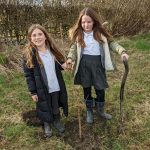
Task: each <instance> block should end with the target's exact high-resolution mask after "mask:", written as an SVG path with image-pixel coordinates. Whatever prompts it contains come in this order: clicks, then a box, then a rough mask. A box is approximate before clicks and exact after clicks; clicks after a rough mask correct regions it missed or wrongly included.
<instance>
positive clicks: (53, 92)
mask: <svg viewBox="0 0 150 150" xmlns="http://www.w3.org/2000/svg"><path fill="white" fill-rule="evenodd" d="M28 41H29V43H28V45H27V46H26V47H25V50H24V64H23V68H24V74H25V77H26V81H27V85H28V89H29V91H30V93H31V97H32V99H33V101H34V102H36V110H37V115H38V117H39V119H40V120H41V121H42V122H43V123H44V133H45V136H46V137H50V136H51V135H52V130H51V126H50V123H53V125H54V127H56V129H58V131H59V132H64V130H65V129H64V126H63V125H62V123H61V122H60V111H59V107H62V108H63V112H64V114H65V116H67V115H68V103H67V92H66V87H65V83H64V80H63V77H62V74H61V69H62V68H64V67H65V64H62V62H64V56H63V55H62V53H61V52H60V51H59V49H58V48H57V46H56V44H55V43H54V41H53V40H52V38H51V37H50V36H49V34H48V32H47V31H46V30H45V29H44V27H42V26H41V25H39V24H34V25H32V26H31V27H30V28H29V30H28ZM61 64H62V65H61Z"/></svg>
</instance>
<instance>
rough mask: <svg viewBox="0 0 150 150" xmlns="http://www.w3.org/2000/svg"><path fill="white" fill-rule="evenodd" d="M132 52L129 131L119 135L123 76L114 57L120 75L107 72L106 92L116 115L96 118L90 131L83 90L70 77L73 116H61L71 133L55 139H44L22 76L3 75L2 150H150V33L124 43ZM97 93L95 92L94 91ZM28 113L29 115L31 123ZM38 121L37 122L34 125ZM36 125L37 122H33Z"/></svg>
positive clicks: (67, 77)
mask: <svg viewBox="0 0 150 150" xmlns="http://www.w3.org/2000/svg"><path fill="white" fill-rule="evenodd" d="M119 42H120V43H121V44H122V45H123V46H124V47H126V48H127V49H128V53H129V55H130V59H129V67H130V72H129V75H128V79H127V82H126V86H125V98H124V115H125V117H124V132H123V133H121V134H119V133H118V128H119V126H120V123H119V117H120V116H119V88H120V82H121V78H122V75H123V72H124V68H123V64H122V62H121V61H120V57H119V56H115V60H116V63H117V67H118V70H117V71H116V72H115V73H108V74H107V75H108V81H109V85H110V88H109V89H107V90H106V111H107V112H109V113H111V114H112V115H113V119H112V120H111V121H105V120H102V119H101V118H99V117H98V116H97V115H96V112H95V110H94V117H95V118H94V119H95V120H94V121H95V122H94V124H93V126H88V125H87V124H86V121H85V117H86V111H85V106H84V103H83V101H82V89H81V88H80V87H79V86H74V85H73V81H72V77H71V74H70V73H67V72H65V73H64V74H63V75H64V79H65V82H66V86H67V91H68V96H69V117H68V118H64V116H63V117H62V121H63V123H64V124H65V126H66V132H65V133H64V134H59V133H58V132H57V131H56V130H55V129H53V137H52V138H51V139H44V138H43V136H42V133H43V130H42V128H41V126H40V123H39V122H38V121H37V120H36V118H35V115H34V114H33V113H32V112H34V110H35V104H34V102H33V101H32V100H31V97H30V96H29V93H28V90H27V86H26V82H25V79H24V76H23V74H22V73H19V72H17V71H14V72H13V73H12V74H10V75H7V76H6V75H5V74H3V73H2V72H1V73H0V127H1V128H0V149H2V150H4V149H8V150H20V149H23V150H29V149H33V150H34V149H35V150H47V149H52V150H64V149H65V150H72V149H81V150H84V149H85V150H91V149H100V150H110V149H111V150H143V149H145V150H149V149H150V101H149V97H150V94H149V85H150V80H149V79H150V61H149V58H150V46H149V45H150V44H149V42H150V34H145V35H138V36H134V37H129V38H121V39H120V40H119ZM93 93H94V92H93ZM79 104H80V110H81V124H82V140H80V139H79V135H78V119H77V109H78V107H79ZM23 114H28V117H27V118H24V117H23ZM34 119H35V120H34ZM34 121H37V122H34Z"/></svg>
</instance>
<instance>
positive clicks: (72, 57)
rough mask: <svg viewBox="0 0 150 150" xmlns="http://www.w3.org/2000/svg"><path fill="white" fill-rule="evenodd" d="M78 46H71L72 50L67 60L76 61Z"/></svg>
mask: <svg viewBox="0 0 150 150" xmlns="http://www.w3.org/2000/svg"><path fill="white" fill-rule="evenodd" d="M76 53H77V44H76V43H74V44H72V45H71V47H70V50H69V53H68V56H67V59H71V60H72V61H75V60H76V57H77V54H76Z"/></svg>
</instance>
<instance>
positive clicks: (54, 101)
mask: <svg viewBox="0 0 150 150" xmlns="http://www.w3.org/2000/svg"><path fill="white" fill-rule="evenodd" d="M58 99H59V92H53V93H51V100H52V101H51V102H52V111H53V116H54V122H53V125H54V127H55V128H56V129H57V130H58V131H59V132H61V133H62V132H64V131H65V128H64V126H63V124H62V123H61V121H60V111H59V105H58Z"/></svg>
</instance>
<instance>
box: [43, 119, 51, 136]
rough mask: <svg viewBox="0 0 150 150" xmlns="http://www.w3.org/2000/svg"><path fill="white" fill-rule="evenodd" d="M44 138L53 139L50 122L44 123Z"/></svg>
mask: <svg viewBox="0 0 150 150" xmlns="http://www.w3.org/2000/svg"><path fill="white" fill-rule="evenodd" d="M44 134H45V135H44V136H45V137H51V136H52V129H51V126H50V124H49V123H48V122H44Z"/></svg>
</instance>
